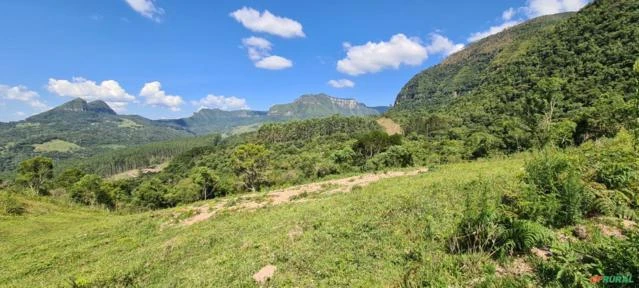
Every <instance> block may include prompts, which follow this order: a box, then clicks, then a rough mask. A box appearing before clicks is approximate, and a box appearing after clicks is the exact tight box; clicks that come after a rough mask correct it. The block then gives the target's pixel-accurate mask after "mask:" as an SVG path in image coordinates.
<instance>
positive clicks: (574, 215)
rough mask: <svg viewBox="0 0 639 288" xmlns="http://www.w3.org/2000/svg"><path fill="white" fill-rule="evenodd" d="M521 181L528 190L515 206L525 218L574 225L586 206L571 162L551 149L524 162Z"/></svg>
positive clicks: (583, 189) (580, 185)
mask: <svg viewBox="0 0 639 288" xmlns="http://www.w3.org/2000/svg"><path fill="white" fill-rule="evenodd" d="M525 171H526V174H525V176H524V181H525V182H526V183H527V184H529V185H530V186H529V189H527V190H526V191H525V193H524V200H523V201H522V202H520V203H519V208H520V212H521V214H522V215H523V216H524V217H525V218H528V219H531V220H534V221H539V222H541V223H545V224H549V225H553V226H556V227H563V226H566V225H571V224H574V223H576V222H577V221H578V220H579V219H580V218H581V216H582V215H584V214H585V210H586V209H585V207H587V206H588V203H587V201H585V200H586V199H588V198H587V197H586V195H585V188H584V184H583V182H582V180H581V178H580V172H579V170H578V169H577V165H576V164H575V162H574V160H572V159H570V158H569V157H568V156H567V155H566V154H564V153H561V152H557V151H555V150H545V151H543V152H542V153H541V154H540V155H538V156H537V157H535V159H533V160H532V161H530V162H528V163H527V164H526V167H525Z"/></svg>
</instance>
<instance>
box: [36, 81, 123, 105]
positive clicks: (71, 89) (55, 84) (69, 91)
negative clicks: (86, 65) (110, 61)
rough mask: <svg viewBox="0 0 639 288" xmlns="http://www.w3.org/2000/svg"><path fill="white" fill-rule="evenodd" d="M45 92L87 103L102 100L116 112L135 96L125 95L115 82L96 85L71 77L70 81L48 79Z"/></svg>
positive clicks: (92, 82)
mask: <svg viewBox="0 0 639 288" xmlns="http://www.w3.org/2000/svg"><path fill="white" fill-rule="evenodd" d="M47 90H49V92H51V93H54V94H56V95H58V96H66V97H73V98H82V99H85V100H87V101H95V100H102V101H105V102H106V103H107V104H109V106H111V108H113V109H114V110H116V111H118V112H121V111H124V110H125V107H126V105H127V104H128V103H130V102H133V101H135V96H133V95H130V94H129V93H127V92H126V91H125V90H124V88H122V86H120V83H118V82H117V81H115V80H104V81H102V82H101V83H100V84H97V83H96V82H95V81H91V80H87V79H84V78H82V77H73V78H72V79H71V81H69V80H58V79H53V78H49V83H48V85H47Z"/></svg>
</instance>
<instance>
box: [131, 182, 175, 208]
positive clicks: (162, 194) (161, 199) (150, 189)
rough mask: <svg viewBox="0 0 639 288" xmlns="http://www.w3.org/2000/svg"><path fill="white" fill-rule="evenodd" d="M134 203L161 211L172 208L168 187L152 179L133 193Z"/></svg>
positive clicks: (143, 183)
mask: <svg viewBox="0 0 639 288" xmlns="http://www.w3.org/2000/svg"><path fill="white" fill-rule="evenodd" d="M132 196H133V203H134V204H135V205H137V206H139V207H144V208H148V209H159V208H166V207H170V206H171V201H170V199H168V198H169V193H168V190H167V188H166V186H165V185H164V184H163V183H162V182H160V180H158V179H157V178H151V179H149V180H146V181H144V182H142V184H140V186H138V187H137V188H136V189H135V190H134V191H133V195H132Z"/></svg>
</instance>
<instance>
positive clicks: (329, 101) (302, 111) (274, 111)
mask: <svg viewBox="0 0 639 288" xmlns="http://www.w3.org/2000/svg"><path fill="white" fill-rule="evenodd" d="M333 114H341V115H376V114H379V111H377V110H375V109H374V108H371V107H368V106H366V105H364V104H363V103H360V102H357V100H355V99H344V98H336V97H332V96H329V95H326V94H307V95H302V96H300V97H299V98H297V99H296V100H295V101H293V102H292V103H288V104H278V105H274V106H272V107H271V109H269V111H268V115H269V116H278V117H294V118H310V117H321V116H328V115H333Z"/></svg>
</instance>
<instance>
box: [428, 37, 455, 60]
mask: <svg viewBox="0 0 639 288" xmlns="http://www.w3.org/2000/svg"><path fill="white" fill-rule="evenodd" d="M430 40H431V43H430V44H429V45H428V46H426V51H427V52H428V53H429V54H437V53H442V54H444V55H446V56H448V55H450V54H453V53H455V52H458V51H460V50H462V49H464V44H455V43H453V41H451V40H450V39H448V38H446V37H445V36H442V35H440V34H437V33H433V34H431V35H430Z"/></svg>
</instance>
